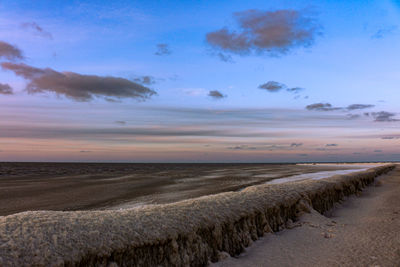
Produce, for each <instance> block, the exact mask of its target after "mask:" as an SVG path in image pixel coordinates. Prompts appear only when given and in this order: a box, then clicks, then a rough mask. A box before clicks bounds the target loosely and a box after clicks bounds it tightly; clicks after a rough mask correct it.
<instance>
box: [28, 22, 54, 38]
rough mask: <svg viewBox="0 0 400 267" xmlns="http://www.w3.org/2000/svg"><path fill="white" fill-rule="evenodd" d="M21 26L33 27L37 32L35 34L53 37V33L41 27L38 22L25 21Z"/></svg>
mask: <svg viewBox="0 0 400 267" xmlns="http://www.w3.org/2000/svg"><path fill="white" fill-rule="evenodd" d="M21 27H22V28H24V29H31V30H33V31H34V32H35V34H37V35H40V36H42V37H45V38H49V39H53V35H52V34H51V33H49V32H47V31H45V30H43V28H42V27H40V26H39V25H38V24H37V23H36V22H24V23H22V24H21Z"/></svg>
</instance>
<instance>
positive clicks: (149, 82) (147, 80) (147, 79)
mask: <svg viewBox="0 0 400 267" xmlns="http://www.w3.org/2000/svg"><path fill="white" fill-rule="evenodd" d="M133 81H134V82H137V83H140V84H146V85H152V84H155V83H156V79H155V78H154V77H153V76H148V75H146V76H141V77H137V78H135V79H133Z"/></svg>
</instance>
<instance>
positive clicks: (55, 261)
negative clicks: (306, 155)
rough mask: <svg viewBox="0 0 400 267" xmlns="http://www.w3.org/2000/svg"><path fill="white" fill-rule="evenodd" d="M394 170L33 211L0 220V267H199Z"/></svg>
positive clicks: (238, 250)
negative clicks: (155, 200)
mask: <svg viewBox="0 0 400 267" xmlns="http://www.w3.org/2000/svg"><path fill="white" fill-rule="evenodd" d="M394 167H395V165H385V166H380V167H375V168H371V169H369V170H367V171H362V172H355V173H352V174H347V175H337V176H334V177H331V178H329V179H324V180H307V181H298V182H291V183H285V184H276V185H258V186H251V187H248V188H246V189H244V190H242V191H240V192H226V193H220V194H216V195H212V196H206V197H200V198H197V199H190V200H184V201H180V202H177V203H172V204H163V205H154V206H148V207H144V208H139V209H131V210H115V211H69V212H60V211H31V212H23V213H18V214H14V215H9V216H2V217H0V266H2V265H4V266H32V265H34V266H64V265H66V266H94V265H95V266H109V265H110V264H111V266H157V265H161V266H189V265H190V266H204V265H207V264H209V263H210V262H216V261H218V260H219V259H221V258H223V257H224V256H225V255H226V253H228V254H229V255H231V256H236V255H239V254H240V253H241V252H243V251H244V249H245V248H246V247H248V246H249V245H250V244H251V243H253V241H255V240H257V239H258V238H260V237H262V236H263V235H264V234H265V233H268V232H277V231H280V230H282V229H284V228H285V226H287V225H288V223H289V224H290V222H291V221H296V220H297V219H298V218H300V217H301V215H302V214H304V212H309V211H310V209H314V210H316V211H318V212H320V213H323V212H326V211H328V210H330V209H331V208H332V207H334V205H335V203H336V202H338V201H339V200H341V199H343V198H344V197H346V196H349V195H352V194H355V193H357V192H360V191H361V190H362V189H363V188H364V187H365V186H366V185H368V184H370V183H372V182H373V181H374V179H375V178H376V177H377V176H379V175H381V174H383V173H386V172H388V171H390V170H392V169H393V168H394Z"/></svg>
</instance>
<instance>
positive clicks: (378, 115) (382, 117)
mask: <svg viewBox="0 0 400 267" xmlns="http://www.w3.org/2000/svg"><path fill="white" fill-rule="evenodd" d="M371 115H372V117H373V118H374V121H376V122H392V121H399V120H398V119H395V118H394V117H395V116H396V113H391V112H387V111H379V112H372V113H371Z"/></svg>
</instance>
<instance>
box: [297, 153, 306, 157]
mask: <svg viewBox="0 0 400 267" xmlns="http://www.w3.org/2000/svg"><path fill="white" fill-rule="evenodd" d="M297 156H300V157H308V154H304V153H303V154H297Z"/></svg>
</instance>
